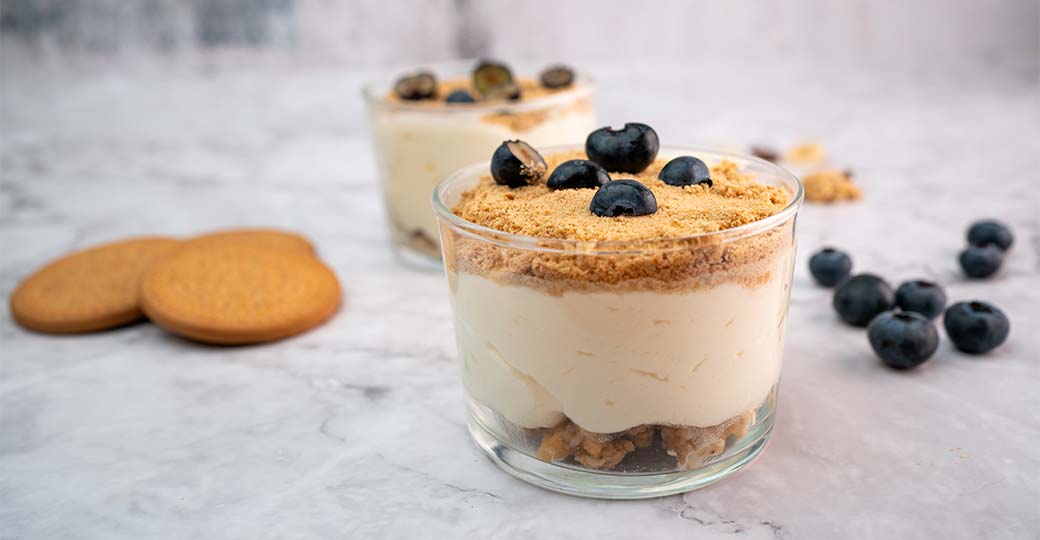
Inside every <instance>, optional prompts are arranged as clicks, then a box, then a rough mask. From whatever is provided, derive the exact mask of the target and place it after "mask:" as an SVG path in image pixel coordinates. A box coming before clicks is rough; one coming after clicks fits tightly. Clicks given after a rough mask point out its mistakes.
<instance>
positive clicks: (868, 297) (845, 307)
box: [833, 274, 895, 326]
mask: <svg viewBox="0 0 1040 540" xmlns="http://www.w3.org/2000/svg"><path fill="white" fill-rule="evenodd" d="M894 296H895V295H894V294H893V293H892V287H891V286H889V284H888V283H887V282H886V281H885V280H883V279H881V278H879V277H878V276H875V275H873V274H859V275H856V276H853V277H851V278H849V279H848V280H846V281H845V282H844V283H842V284H841V286H839V287H838V290H836V291H834V301H833V305H834V310H835V311H837V312H838V315H839V316H840V317H841V318H842V320H844V321H845V322H847V323H849V324H851V325H853V326H866V325H867V324H869V323H870V321H871V319H873V318H874V317H877V315H878V314H879V313H881V312H883V311H888V310H890V309H892V306H893V305H894V303H895V299H894Z"/></svg>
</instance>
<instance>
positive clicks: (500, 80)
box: [473, 60, 520, 99]
mask: <svg viewBox="0 0 1040 540" xmlns="http://www.w3.org/2000/svg"><path fill="white" fill-rule="evenodd" d="M473 87H474V88H476V89H477V92H479V93H480V95H482V96H484V98H485V99H504V98H503V97H502V96H508V95H511V94H512V93H513V90H514V89H515V93H516V95H517V97H519V95H520V89H519V87H517V86H516V84H515V83H514V82H513V72H512V71H510V70H509V68H508V67H507V66H506V65H505V64H501V63H499V62H491V61H488V60H483V61H481V62H480V63H479V64H477V67H476V69H474V70H473ZM493 96H497V97H493Z"/></svg>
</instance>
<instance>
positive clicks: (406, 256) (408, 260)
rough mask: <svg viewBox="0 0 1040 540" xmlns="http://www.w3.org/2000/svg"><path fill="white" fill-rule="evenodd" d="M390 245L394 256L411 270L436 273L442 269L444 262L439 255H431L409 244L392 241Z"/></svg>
mask: <svg viewBox="0 0 1040 540" xmlns="http://www.w3.org/2000/svg"><path fill="white" fill-rule="evenodd" d="M390 247H391V249H393V250H394V257H395V258H396V259H397V260H398V261H400V263H401V264H402V265H404V266H407V267H408V268H411V269H412V270H420V271H423V272H436V273H440V272H443V271H444V264H443V263H442V261H441V259H440V257H433V256H432V255H430V253H429V252H426V251H422V250H418V249H415V248H413V247H411V246H409V245H405V244H401V243H398V242H393V241H392V244H391V246H390Z"/></svg>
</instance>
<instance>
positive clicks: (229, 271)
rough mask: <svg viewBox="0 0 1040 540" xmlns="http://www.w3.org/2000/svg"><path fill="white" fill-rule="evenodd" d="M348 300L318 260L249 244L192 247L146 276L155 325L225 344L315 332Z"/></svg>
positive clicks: (148, 310) (147, 308)
mask: <svg viewBox="0 0 1040 540" xmlns="http://www.w3.org/2000/svg"><path fill="white" fill-rule="evenodd" d="M340 297H341V292H340V286H339V281H338V280H337V279H336V276H335V274H333V272H332V270H330V269H329V268H328V267H327V266H325V265H324V264H323V263H322V262H321V261H319V260H318V259H317V258H315V257H311V256H305V255H300V254H293V253H290V252H286V251H282V250H277V249H269V248H257V247H254V246H248V245H234V244H210V245H207V244H196V245H188V246H186V247H184V248H183V249H180V250H177V251H176V252H175V253H173V254H171V255H170V256H169V257H165V258H163V259H162V260H161V261H159V262H157V263H156V264H154V265H152V266H151V267H150V268H149V269H148V271H147V272H146V273H145V275H144V278H143V279H142V281H141V303H142V307H143V309H144V312H145V314H146V315H147V316H148V318H149V319H151V320H152V322H154V323H156V324H158V325H159V326H161V327H163V328H165V329H166V330H168V331H170V332H172V333H174V334H178V335H180V336H183V337H186V338H190V339H194V340H197V341H201V342H205V343H214V344H223V345H241V344H248V343H261V342H265V341H274V340H277V339H281V338H285V337H289V336H292V335H295V334H299V333H301V332H304V331H306V330H309V329H311V328H313V327H315V326H317V325H319V324H321V323H322V322H324V321H325V320H327V319H328V318H329V317H331V316H332V315H333V314H334V313H335V312H336V309H337V308H338V307H339V304H340Z"/></svg>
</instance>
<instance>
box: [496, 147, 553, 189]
mask: <svg viewBox="0 0 1040 540" xmlns="http://www.w3.org/2000/svg"><path fill="white" fill-rule="evenodd" d="M547 169H548V166H546V164H545V160H544V159H542V155H541V154H539V153H538V151H537V150H535V149H534V148H531V145H529V144H527V143H525V142H523V141H504V142H502V144H500V145H499V146H498V148H497V149H496V150H495V153H494V155H492V156H491V176H492V177H494V179H495V183H496V184H499V185H503V186H509V187H511V188H516V187H521V186H526V185H530V184H533V183H534V182H536V181H538V180H539V179H541V178H542V177H543V176H545V171H546V170H547Z"/></svg>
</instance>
